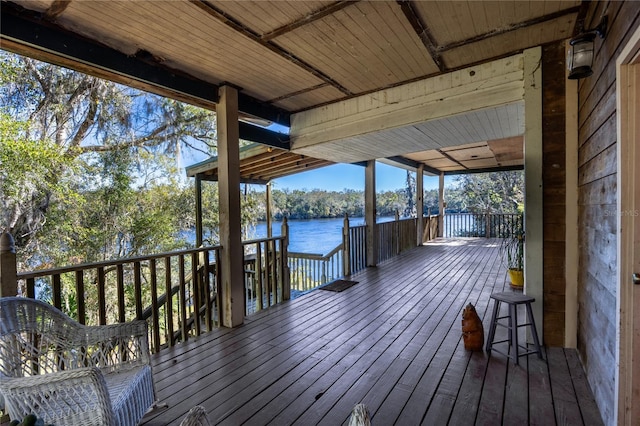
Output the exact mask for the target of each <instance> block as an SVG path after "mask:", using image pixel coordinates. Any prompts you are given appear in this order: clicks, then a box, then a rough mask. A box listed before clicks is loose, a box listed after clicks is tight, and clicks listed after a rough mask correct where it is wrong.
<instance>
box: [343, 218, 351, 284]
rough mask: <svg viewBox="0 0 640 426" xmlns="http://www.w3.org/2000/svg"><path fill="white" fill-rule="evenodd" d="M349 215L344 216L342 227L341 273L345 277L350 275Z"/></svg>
mask: <svg viewBox="0 0 640 426" xmlns="http://www.w3.org/2000/svg"><path fill="white" fill-rule="evenodd" d="M349 235H350V232H349V215H348V214H346V213H345V214H344V224H343V225H342V273H343V275H344V276H345V277H348V276H349V275H351V241H350V239H349Z"/></svg>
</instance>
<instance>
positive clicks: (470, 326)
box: [462, 303, 484, 351]
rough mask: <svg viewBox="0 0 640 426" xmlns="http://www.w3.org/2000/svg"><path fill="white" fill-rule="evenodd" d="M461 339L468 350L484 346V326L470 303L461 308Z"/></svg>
mask: <svg viewBox="0 0 640 426" xmlns="http://www.w3.org/2000/svg"><path fill="white" fill-rule="evenodd" d="M462 340H464V348H465V349H466V350H468V351H481V350H482V347H483V346H484V327H482V321H481V320H480V317H479V316H478V313H477V312H476V308H475V306H473V305H472V304H471V303H469V304H468V305H467V306H466V307H465V308H464V309H463V310H462Z"/></svg>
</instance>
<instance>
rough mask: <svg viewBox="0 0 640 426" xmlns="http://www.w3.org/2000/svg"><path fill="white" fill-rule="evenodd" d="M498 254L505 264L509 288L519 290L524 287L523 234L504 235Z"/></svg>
mask: <svg viewBox="0 0 640 426" xmlns="http://www.w3.org/2000/svg"><path fill="white" fill-rule="evenodd" d="M500 252H501V254H502V258H503V259H504V261H505V262H506V264H507V269H508V273H509V279H510V280H511V287H513V288H519V289H521V288H522V287H523V286H524V232H523V231H521V230H517V231H513V232H511V233H510V234H508V235H506V236H505V237H504V238H503V239H502V244H501V246H500Z"/></svg>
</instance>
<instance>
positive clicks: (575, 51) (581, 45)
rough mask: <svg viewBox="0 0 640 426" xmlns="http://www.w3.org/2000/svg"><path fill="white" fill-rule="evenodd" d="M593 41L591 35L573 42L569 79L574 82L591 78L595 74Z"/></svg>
mask: <svg viewBox="0 0 640 426" xmlns="http://www.w3.org/2000/svg"><path fill="white" fill-rule="evenodd" d="M593 39H594V36H593V35H592V34H589V35H587V36H585V37H582V38H579V39H574V40H571V50H570V52H569V60H568V64H569V78H570V79H572V80H575V79H579V78H584V77H589V76H590V75H591V74H593V69H592V65H593V44H594V43H593Z"/></svg>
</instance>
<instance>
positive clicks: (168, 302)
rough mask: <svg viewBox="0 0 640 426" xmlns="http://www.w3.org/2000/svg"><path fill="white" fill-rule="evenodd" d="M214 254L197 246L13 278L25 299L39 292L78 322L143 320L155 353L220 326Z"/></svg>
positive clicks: (54, 269) (103, 322)
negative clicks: (146, 325)
mask: <svg viewBox="0 0 640 426" xmlns="http://www.w3.org/2000/svg"><path fill="white" fill-rule="evenodd" d="M218 256H219V247H217V246H215V247H214V246H212V247H202V248H195V249H187V250H180V251H175V252H169V253H159V254H153V255H148V256H137V257H131V258H124V259H116V260H112V261H102V262H94V263H86V264H80V265H72V266H65V267H60V268H52V269H44V270H38V271H29V272H21V273H18V274H17V275H16V278H17V280H18V281H19V282H23V283H24V284H25V285H24V286H23V288H24V292H25V293H26V296H28V297H36V293H38V295H39V296H40V298H41V299H45V300H47V299H48V300H49V301H50V303H52V304H53V305H54V306H56V307H57V308H59V309H61V310H62V311H64V312H65V313H67V314H68V315H70V316H71V317H74V318H76V319H77V320H78V322H80V323H81V324H87V325H105V324H113V323H122V322H126V321H131V320H133V319H141V320H146V321H147V322H148V323H149V333H150V336H149V337H150V341H151V348H152V350H154V351H155V352H157V351H158V350H160V348H162V347H165V346H172V345H174V344H175V343H176V341H178V340H182V341H184V340H187V339H188V338H189V336H194V335H199V334H201V333H202V332H203V331H204V330H212V329H213V328H214V327H215V326H217V325H219V315H218V313H219V304H218V295H219V289H218V283H219V282H220V280H219V277H218V276H217V268H216V267H215V265H216V263H217V262H218ZM88 307H93V309H88ZM199 313H200V314H199Z"/></svg>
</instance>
